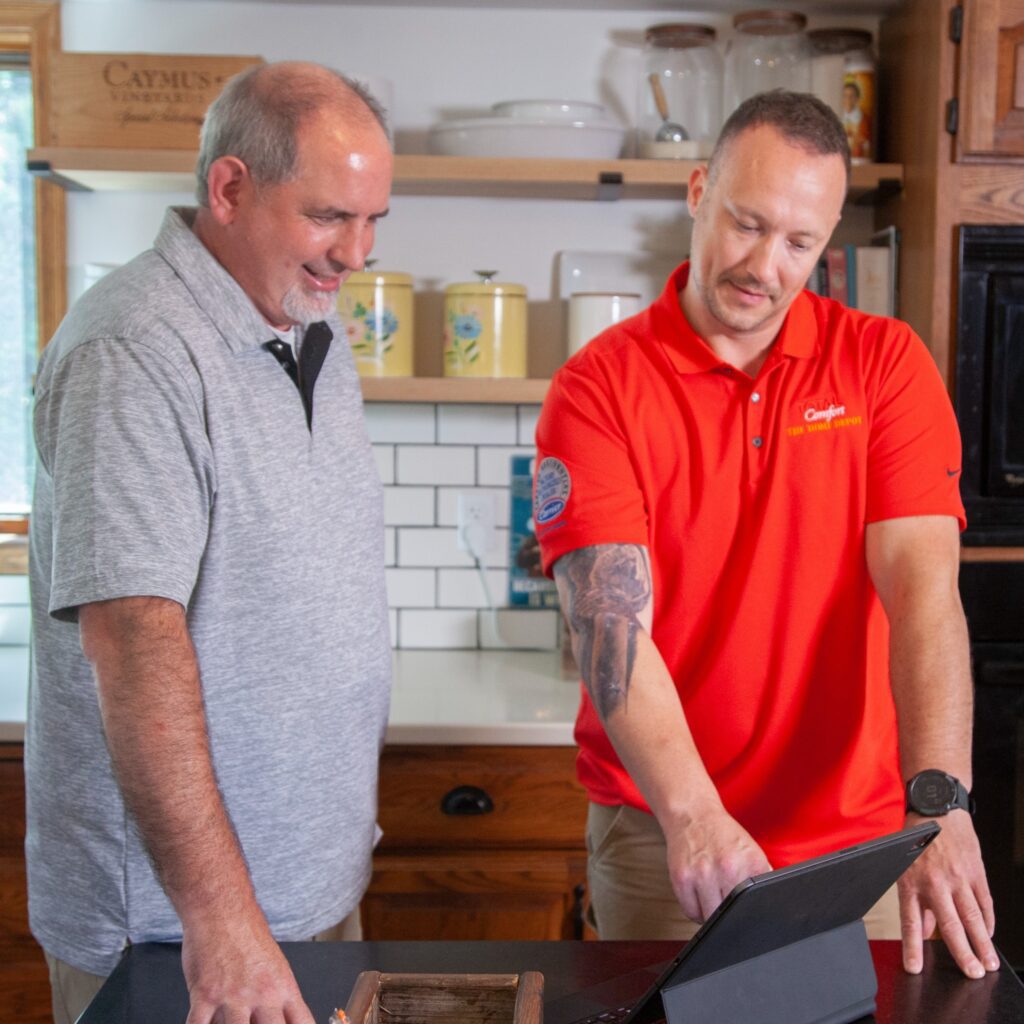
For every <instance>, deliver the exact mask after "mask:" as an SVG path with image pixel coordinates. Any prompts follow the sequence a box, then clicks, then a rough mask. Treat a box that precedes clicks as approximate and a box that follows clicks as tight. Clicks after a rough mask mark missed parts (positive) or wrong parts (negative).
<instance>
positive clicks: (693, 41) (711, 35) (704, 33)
mask: <svg viewBox="0 0 1024 1024" xmlns="http://www.w3.org/2000/svg"><path fill="white" fill-rule="evenodd" d="M644 41H645V42H646V43H647V45H648V46H657V47H664V48H665V49H670V50H682V49H685V48H687V47H689V46H707V45H708V43H713V42H714V41H715V30H714V29H713V28H712V27H711V26H710V25H688V24H677V23H672V24H667V25H652V26H651V27H650V28H649V29H647V31H646V32H645V33H644Z"/></svg>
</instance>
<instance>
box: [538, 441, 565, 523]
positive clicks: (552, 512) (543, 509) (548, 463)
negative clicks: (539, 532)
mask: <svg viewBox="0 0 1024 1024" xmlns="http://www.w3.org/2000/svg"><path fill="white" fill-rule="evenodd" d="M571 490H572V481H571V480H570V479H569V470H568V469H566V466H565V463H564V462H562V461H561V459H555V458H551V457H550V456H549V457H548V458H546V459H542V460H541V463H540V465H539V466H538V467H537V481H536V484H535V485H534V489H533V518H534V519H535V520H536V522H537V525H538V526H542V525H544V523H550V522H551V520H552V519H557V518H558V517H559V516H560V515H561V514H562V513H563V512H564V511H565V509H566V506H567V505H568V504H569V492H570V491H571Z"/></svg>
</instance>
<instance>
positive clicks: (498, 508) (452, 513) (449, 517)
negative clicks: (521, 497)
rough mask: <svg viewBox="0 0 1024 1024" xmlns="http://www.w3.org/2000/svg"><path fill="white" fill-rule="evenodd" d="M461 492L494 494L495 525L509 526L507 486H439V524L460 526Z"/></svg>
mask: <svg viewBox="0 0 1024 1024" xmlns="http://www.w3.org/2000/svg"><path fill="white" fill-rule="evenodd" d="M460 494H493V495H494V525H495V526H508V488H507V487H439V488H438V489H437V525H438V526H458V523H459V495H460Z"/></svg>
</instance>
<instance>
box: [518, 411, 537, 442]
mask: <svg viewBox="0 0 1024 1024" xmlns="http://www.w3.org/2000/svg"><path fill="white" fill-rule="evenodd" d="M516 408H517V409H518V410H519V433H518V436H517V437H516V443H517V444H525V445H527V446H529V447H531V448H532V447H533V445H534V443H535V442H534V434H535V433H536V430H537V420H538V419H540V406H539V405H520V406H517V407H516Z"/></svg>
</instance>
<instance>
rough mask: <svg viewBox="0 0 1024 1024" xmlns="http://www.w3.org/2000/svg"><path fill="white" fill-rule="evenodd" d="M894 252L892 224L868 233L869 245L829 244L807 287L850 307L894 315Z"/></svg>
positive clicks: (895, 236) (896, 246)
mask: <svg viewBox="0 0 1024 1024" xmlns="http://www.w3.org/2000/svg"><path fill="white" fill-rule="evenodd" d="M898 253H899V232H898V231H897V229H896V228H894V227H890V228H886V229H884V230H883V231H879V232H876V233H875V234H874V235H872V237H871V245H833V246H829V247H828V248H827V249H826V250H825V253H824V255H823V257H822V259H821V261H820V262H819V264H818V266H817V267H816V268H815V271H814V273H813V274H812V275H811V278H810V280H809V281H808V282H807V287H808V288H809V289H810V290H811V291H813V292H815V293H816V294H817V295H824V296H826V297H827V298H830V299H835V300H836V301H837V302H842V303H843V304H844V305H846V306H850V307H851V308H852V309H859V310H861V311H863V312H865V313H872V314H875V315H876V316H895V315H896V311H897V309H898V308H899V303H898V301H897V300H898V296H897V270H898Z"/></svg>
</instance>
